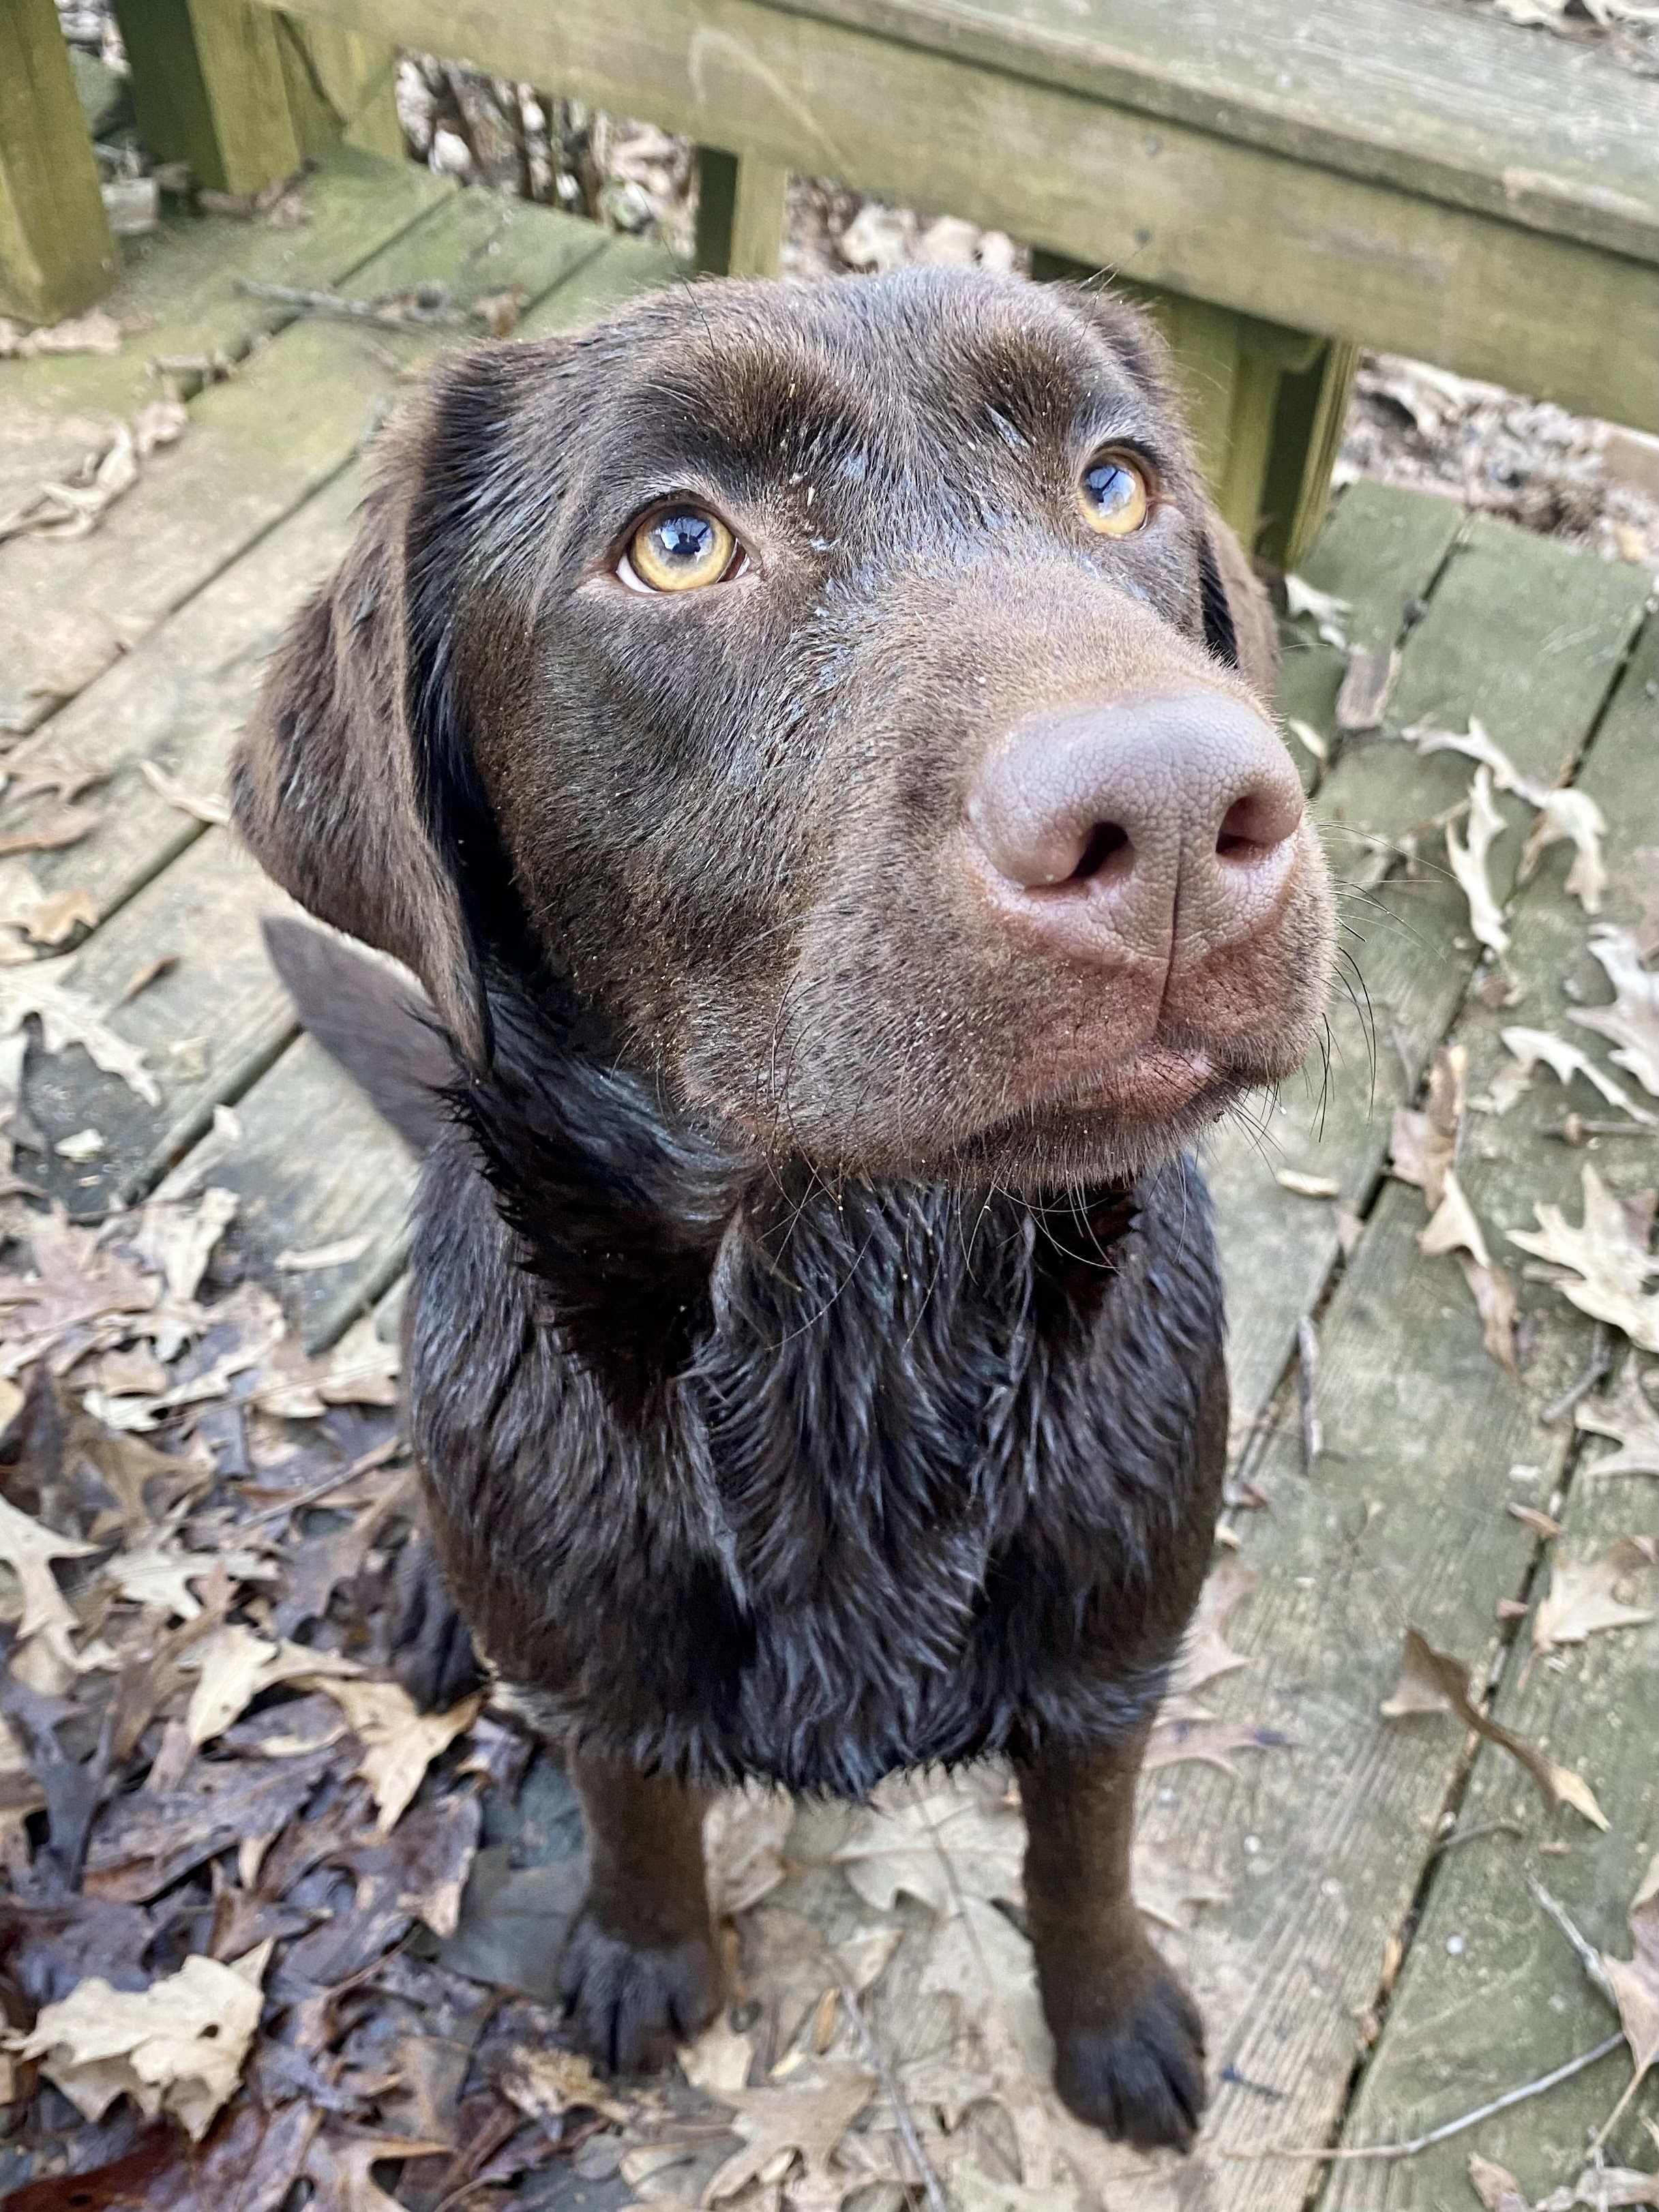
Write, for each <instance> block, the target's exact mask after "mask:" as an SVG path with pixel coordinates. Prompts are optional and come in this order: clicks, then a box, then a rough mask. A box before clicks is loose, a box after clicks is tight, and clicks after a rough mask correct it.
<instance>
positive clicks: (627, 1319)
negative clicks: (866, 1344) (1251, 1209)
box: [452, 980, 1138, 1411]
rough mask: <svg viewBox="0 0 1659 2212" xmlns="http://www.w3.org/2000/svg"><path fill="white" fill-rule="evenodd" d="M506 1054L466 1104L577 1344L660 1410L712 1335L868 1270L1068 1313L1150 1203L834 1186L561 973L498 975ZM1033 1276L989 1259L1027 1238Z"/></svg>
mask: <svg viewBox="0 0 1659 2212" xmlns="http://www.w3.org/2000/svg"><path fill="white" fill-rule="evenodd" d="M490 1014H491V1020H492V1025H493V1029H494V1044H495V1049H494V1055H493V1060H492V1065H491V1066H490V1068H489V1071H488V1072H487V1073H480V1074H475V1075H473V1076H471V1077H470V1078H469V1079H467V1080H466V1081H465V1083H463V1084H461V1085H458V1086H457V1088H456V1089H455V1091H453V1093H452V1103H453V1105H454V1107H455V1109H456V1110H457V1112H458V1114H459V1117H460V1118H461V1120H462V1121H464V1123H465V1126H466V1127H468V1128H469V1129H470V1131H471V1134H472V1137H473V1139H474V1141H475V1144H476V1146H477V1152H478V1156H479V1160H480V1164H481V1165H482V1167H483V1172H484V1174H485V1176H487V1177H488V1179H489V1182H490V1183H491V1185H492V1186H493V1188H494V1189H495V1194H496V1200H497V1204H498V1206H500V1209H501V1214H502V1217H503V1218H504V1219H505V1220H506V1222H507V1225H508V1227H509V1228H510V1229H511V1230H512V1231H513V1232H514V1234H515V1236H516V1237H518V1239H519V1241H520V1247H521V1249H522V1252H523V1255H524V1262H525V1265H526V1267H528V1268H529V1270H530V1271H531V1272H532V1273H533V1274H534V1275H535V1276H536V1277H537V1278H538V1281H539V1282H540V1283H541V1284H542V1285H543V1286H544V1291H545V1295H546V1297H547V1300H548V1304H549V1307H550V1311H551V1314H552V1316H553V1318H554V1319H555V1320H556V1323H557V1325H558V1328H559V1329H560V1332H561V1334H562V1337H563V1339H564V1340H565V1342H566V1344H567V1345H568V1347H569V1349H570V1351H571V1352H572V1353H573V1354H574V1356H575V1357H576V1358H578V1359H580V1361H581V1363H582V1364H583V1365H584V1366H586V1367H587V1368H588V1369H589V1370H591V1371H592V1372H593V1373H595V1374H596V1375H598V1376H599V1377H600V1378H601V1379H602V1380H603V1381H604V1382H605V1384H606V1387H607V1389H608V1392H609V1394H610V1395H611V1398H612V1400H613V1402H615V1403H616V1404H617V1407H618V1409H619V1410H623V1409H627V1410H630V1411H643V1410H644V1409H645V1407H647V1404H648V1403H649V1401H651V1399H652V1398H653V1395H654V1394H655V1392H656V1391H657V1390H658V1389H659V1388H660V1387H661V1386H662V1385H664V1384H665V1383H667V1382H669V1381H670V1380H671V1378H672V1377H674V1376H678V1375H680V1374H682V1373H683V1372H684V1371H685V1370H686V1369H687V1368H688V1367H689V1366H690V1364H691V1363H692V1362H693V1360H694V1358H696V1350H697V1346H698V1345H699V1344H700V1343H701V1342H705V1341H706V1340H708V1338H709V1337H710V1335H711V1334H718V1333H720V1332H721V1331H722V1329H724V1328H729V1327H730V1326H732V1325H733V1317H734V1316H740V1317H741V1319H740V1322H739V1324H738V1325H742V1326H752V1324H753V1322H754V1316H755V1313H756V1311H757V1308H758V1309H764V1311H765V1315H766V1321H765V1322H764V1324H763V1326H764V1327H765V1328H767V1329H768V1330H769V1331H774V1332H775V1333H776V1334H778V1336H779V1339H780V1340H781V1339H782V1338H783V1337H784V1336H787V1335H788V1334H792V1333H793V1332H796V1331H799V1330H800V1329H811V1328H816V1327H818V1326H821V1325H823V1323H824V1322H825V1321H826V1318H827V1316H829V1313H830V1312H831V1310H833V1308H834V1307H835V1306H836V1304H837V1302H838V1300H839V1299H840V1298H841V1297H842V1295H843V1294H844V1292H845V1291H847V1290H848V1287H849V1286H850V1285H851V1284H852V1283H853V1280H854V1276H855V1274H858V1273H860V1271H879V1272H883V1273H887V1274H890V1275H891V1277H892V1279H893V1283H894V1285H905V1286H910V1287H908V1288H904V1289H895V1290H894V1291H893V1297H892V1303H893V1307H894V1313H893V1320H894V1323H895V1325H896V1326H901V1327H902V1325H903V1321H902V1315H903V1312H904V1310H906V1309H907V1308H908V1305H909V1304H910V1303H912V1302H913V1299H914V1298H915V1297H921V1299H922V1300H923V1301H924V1303H925V1302H926V1300H927V1297H930V1296H932V1295H933V1286H934V1285H937V1283H938V1282H939V1280H940V1279H941V1271H942V1270H943V1271H944V1272H945V1273H949V1274H950V1275H951V1276H952V1277H955V1276H957V1275H958V1274H963V1273H965V1279H966V1280H967V1282H968V1283H969V1285H971V1286H972V1287H973V1290H974V1292H975V1295H976V1296H977V1297H979V1298H980V1300H981V1303H987V1302H988V1303H990V1304H996V1305H1004V1304H1007V1305H1010V1306H1011V1308H1012V1307H1018V1309H1019V1310H1020V1311H1022V1312H1027V1311H1030V1312H1032V1313H1033V1317H1034V1318H1035V1319H1036V1320H1037V1322H1039V1324H1041V1325H1046V1326H1048V1327H1049V1328H1055V1327H1063V1326H1064V1325H1065V1324H1066V1322H1067V1321H1068V1319H1070V1318H1072V1317H1073V1316H1079V1315H1081V1314H1082V1313H1084V1312H1086V1310H1089V1309H1090V1308H1091V1306H1092V1304H1093V1302H1094V1300H1095V1298H1096V1297H1097V1296H1098V1293H1099V1290H1100V1288H1101V1286H1102V1285H1103V1281H1104V1279H1106V1277H1107V1276H1108V1274H1109V1272H1110V1270H1111V1268H1112V1267H1113V1265H1114V1252H1115V1247H1116V1246H1117V1245H1118V1243H1120V1242H1121V1239H1122V1238H1123V1237H1125V1236H1126V1235H1127V1233H1128V1231H1130V1229H1131V1228H1132V1226H1133V1222H1134V1218H1135V1214H1136V1212H1137V1210H1138V1201H1137V1198H1136V1194H1135V1192H1134V1189H1133V1187H1131V1186H1112V1187H1109V1188H1102V1189H1099V1190H1096V1191H1091V1192H1089V1193H1086V1194H1073V1193H1067V1194H1063V1195H1061V1196H1058V1197H1054V1198H1052V1199H1046V1200H1045V1199H1039V1198H1018V1197H1012V1196H1010V1195H1009V1194H1006V1193H1001V1192H999V1193H994V1194H993V1193H986V1192H972V1191H964V1190H958V1189H955V1188H946V1187H945V1186H943V1185H938V1184H929V1183H926V1182H913V1183H906V1184H899V1183H886V1184H872V1183H869V1182H865V1181H862V1180H852V1181H848V1182H844V1183H842V1185H841V1186H839V1187H832V1186H831V1185H830V1184H829V1183H828V1182H825V1180H824V1179H823V1176H822V1175H821V1174H820V1173H819V1172H818V1171H817V1170H816V1169H815V1168H814V1167H813V1166H812V1165H811V1163H809V1162H807V1161H805V1160H804V1159H799V1158H795V1159H786V1160H783V1161H775V1162H769V1163H767V1164H757V1161H756V1159H755V1158H754V1156H753V1154H752V1152H748V1151H746V1150H744V1149H740V1148H739V1147H738V1145H737V1144H735V1143H733V1142H730V1141H722V1139H721V1137H720V1133H719V1132H718V1131H717V1130H714V1129H712V1128H711V1127H709V1126H708V1124H707V1123H706V1122H702V1121H698V1120H697V1119H696V1118H695V1117H694V1116H692V1115H690V1114H688V1113H685V1112H683V1111H679V1110H677V1109H675V1108H674V1106H673V1105H672V1104H671V1103H669V1102H668V1101H667V1100H665V1098H664V1097H663V1096H662V1094H661V1091H660V1089H659V1086H658V1085H655V1084H654V1083H653V1081H652V1080H651V1079H649V1077H647V1075H645V1074H643V1073H640V1072H638V1071H637V1070H635V1069H633V1068H630V1067H629V1066H628V1065H627V1064H626V1063H625V1061H623V1060H622V1059H621V1058H620V1057H619V1056H618V1055H617V1054H616V1053H615V1051H614V1049H613V1048H611V1043H610V1041H609V1040H608V1039H607V1038H606V1037H605V1036H604V1035H603V1034H602V1033H601V1031H600V1030H599V1028H598V1027H597V1025H596V1024H594V1023H593V1022H592V1019H591V1018H589V1017H587V1016H586V1014H584V1012H582V1011H581V1010H580V1008H579V1007H578V1006H577V1005H576V1004H575V1002H574V1000H573V999H572V997H571V996H570V994H568V991H567V990H566V989H565V988H564V987H562V986H561V985H559V984H558V983H557V982H556V981H544V982H540V983H538V984H536V985H533V986H526V984H524V983H523V982H522V981H509V980H498V981H494V982H492V985H491V988H490ZM1011 1240H1012V1243H1013V1244H1014V1245H1016V1246H1018V1249H1020V1250H1021V1252H1023V1253H1024V1255H1025V1259H1024V1265H1023V1267H1022V1269H1021V1271H1020V1273H1021V1280H1020V1284H1019V1285H1018V1287H1016V1286H1015V1285H1014V1283H1013V1282H1012V1279H1011V1278H1010V1277H1009V1275H1008V1273H1007V1271H1006V1268H1003V1267H1000V1266H989V1265H987V1259H988V1255H991V1254H993V1253H994V1252H1000V1250H1001V1249H1003V1248H1004V1247H1006V1246H1007V1245H1008V1244H1009V1243H1010V1242H1011Z"/></svg>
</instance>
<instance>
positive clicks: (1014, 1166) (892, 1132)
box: [732, 1043, 1301, 1197]
mask: <svg viewBox="0 0 1659 2212" xmlns="http://www.w3.org/2000/svg"><path fill="white" fill-rule="evenodd" d="M1300 1058H1301V1054H1300V1052H1299V1051H1291V1050H1290V1049H1288V1048H1287V1049H1286V1050H1285V1051H1284V1052H1283V1053H1279V1054H1273V1055H1272V1056H1271V1057H1269V1056H1268V1055H1267V1054H1263V1053H1261V1051H1260V1049H1259V1048H1258V1049H1257V1050H1256V1051H1255V1052H1251V1053H1249V1054H1244V1055H1240V1054H1238V1053H1237V1051H1236V1050H1235V1051H1233V1052H1229V1053H1225V1054H1224V1053H1221V1052H1218V1051H1215V1050H1212V1049H1206V1048H1203V1047H1198V1046H1180V1047H1176V1046H1170V1045H1164V1044H1161V1043H1160V1044H1158V1045H1153V1046H1149V1047H1148V1048H1146V1049H1145V1050H1144V1051H1142V1052H1141V1053H1139V1054H1136V1055H1135V1057H1134V1058H1133V1060H1130V1061H1127V1062H1119V1063H1116V1064H1115V1065H1114V1064H1106V1065H1102V1064H1100V1063H1098V1062H1095V1063H1089V1062H1080V1061H1073V1063H1072V1064H1071V1065H1070V1066H1065V1065H1060V1064H1057V1063H1055V1062H1052V1061H1051V1062H1050V1063H1049V1064H1048V1065H1047V1066H1042V1067H1036V1068H1032V1067H1027V1068H1023V1069H1020V1070H1018V1071H1012V1072H1011V1073H1010V1077H1009V1079H1008V1080H1007V1082H1006V1084H1005V1085H1001V1086H1000V1087H999V1089H998V1091H996V1092H994V1093H993V1094H991V1095H988V1096H987V1095H985V1094H984V1093H982V1092H981V1093H979V1094H977V1095H976V1094H975V1091H974V1090H973V1089H972V1088H971V1087H969V1086H967V1085H964V1086H963V1090H962V1091H961V1092H959V1093H958V1094H957V1095H956V1096H954V1097H951V1098H949V1099H946V1100H943V1101H940V1102H939V1103H938V1104H937V1105H935V1106H933V1108H932V1109H928V1108H925V1107H923V1106H922V1105H921V1104H920V1103H919V1102H917V1101H915V1100H914V1099H912V1100H910V1101H908V1102H907V1103H906V1110H905V1111H904V1113H903V1115H902V1117H901V1116H900V1115H897V1114H896V1113H895V1114H893V1115H889V1114H888V1113H887V1112H885V1111H884V1104H885V1102H884V1101H882V1100H880V1099H878V1097H875V1096H873V1095H872V1094H871V1093H869V1092H866V1096H865V1097H864V1098H863V1099H862V1100H861V1101H860V1107H861V1110H860V1111H859V1112H858V1113H856V1114H855V1115H853V1116H851V1117H850V1118H849V1121H842V1122H841V1124H840V1126H839V1127H838V1126H837V1121H838V1120H839V1117H838V1116H837V1115H836V1113H835V1112H834V1109H829V1110H827V1111H826V1110H823V1109H818V1110H814V1103H813V1102H810V1101H808V1100H807V1099H805V1098H797V1099H796V1100H795V1101H793V1106H792V1110H790V1112H789V1113H788V1114H787V1117H786V1118H785V1119H784V1120H783V1121H781V1122H778V1123H772V1122H771V1121H770V1117H768V1122H767V1124H764V1125H763V1124H762V1123H761V1122H759V1121H757V1120H756V1119H754V1118H751V1117H750V1116H749V1115H735V1116H733V1117H732V1118H733V1119H735V1120H736V1121H738V1122H739V1124H740V1125H741V1126H742V1127H744V1129H745V1131H746V1133H748V1135H749V1136H750V1139H757V1140H758V1142H759V1145H760V1147H761V1149H762V1150H763V1152H765V1153H766V1154H767V1155H768V1156H769V1157H770V1158H772V1159H774V1161H776V1160H778V1159H779V1158H782V1157H791V1158H797V1159H799V1158H803V1157H805V1158H806V1160H807V1161H808V1162H809V1163H810V1164H811V1166H812V1168H813V1169H814V1170H816V1171H817V1173H818V1174H819V1175H821V1176H823V1178H824V1179H825V1180H826V1181H827V1182H841V1181H844V1180H848V1179H849V1178H857V1179H859V1180H861V1181H871V1180H880V1181H903V1182H928V1183H943V1184H946V1185H949V1186H951V1187H952V1188H961V1189H966V1190H973V1189H984V1188H987V1186H994V1187H996V1188H1000V1189H1003V1190H1006V1191H1007V1192H1009V1193H1011V1194H1015V1195H1019V1196H1033V1197H1036V1196H1039V1195H1042V1194H1047V1193H1052V1192H1055V1191H1065V1190H1075V1189H1080V1188H1098V1187H1099V1186H1100V1185H1102V1184H1103V1183H1124V1182H1132V1181H1133V1180H1134V1178H1135V1177H1136V1176H1143V1175H1146V1174H1148V1173H1150V1172H1151V1171H1152V1170H1154V1169H1156V1168H1158V1167H1160V1166H1162V1165H1163V1164H1164V1163H1166V1162H1167V1161H1169V1160H1170V1159H1172V1158H1175V1157H1176V1155H1177V1154H1178V1153H1180V1152H1184V1151H1186V1150H1188V1149H1189V1148H1190V1147H1191V1146H1193V1145H1194V1144H1196V1143H1197V1141H1198V1140H1199V1139H1200V1138H1201V1137H1202V1136H1203V1135H1204V1133H1205V1132H1206V1130H1208V1129H1209V1128H1211V1127H1212V1126H1213V1125H1214V1124H1215V1122H1217V1121H1219V1120H1220V1119H1221V1118H1222V1116H1223V1115H1225V1114H1226V1113H1227V1112H1228V1111H1229V1110H1230V1109H1231V1108H1233V1107H1234V1106H1236V1105H1237V1103H1238V1102H1239V1101H1240V1100H1241V1099H1242V1098H1243V1097H1245V1096H1246V1095H1247V1094H1248V1093H1249V1092H1250V1091H1254V1090H1259V1089H1261V1088H1262V1087H1264V1086H1266V1085H1271V1084H1273V1083H1275V1082H1278V1081H1279V1080H1280V1079H1282V1078H1283V1076H1284V1075H1285V1074H1286V1073H1289V1072H1290V1071H1291V1069H1292V1068H1294V1067H1295V1066H1297V1064H1298V1063H1299V1060H1300Z"/></svg>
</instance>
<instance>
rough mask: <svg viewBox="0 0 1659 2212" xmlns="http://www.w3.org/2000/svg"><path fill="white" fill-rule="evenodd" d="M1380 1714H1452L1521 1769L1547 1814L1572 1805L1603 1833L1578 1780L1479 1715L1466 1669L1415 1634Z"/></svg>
mask: <svg viewBox="0 0 1659 2212" xmlns="http://www.w3.org/2000/svg"><path fill="white" fill-rule="evenodd" d="M1381 1710H1382V1713H1383V1719H1384V1720H1401V1719H1403V1718H1404V1717H1406V1716H1407V1714H1410V1713H1452V1714H1455V1716H1456V1717H1457V1718H1458V1719H1459V1720H1460V1721H1462V1723H1463V1725H1464V1727H1465V1728H1472V1729H1474V1732H1475V1734H1476V1735H1480V1736H1484V1737H1485V1738H1486V1741H1487V1742H1488V1743H1495V1744H1497V1745H1498V1747H1499V1748H1500V1749H1501V1750H1504V1751H1506V1752H1508V1753H1509V1754H1510V1758H1511V1759H1516V1761H1518V1763H1519V1764H1520V1765H1522V1766H1524V1767H1525V1769H1526V1770H1527V1772H1528V1774H1529V1775H1531V1777H1532V1778H1533V1780H1534V1782H1535V1783H1536V1784H1537V1785H1538V1790H1539V1794H1540V1795H1541V1797H1542V1798H1543V1800H1544V1802H1545V1804H1546V1805H1547V1806H1548V1808H1549V1809H1550V1810H1551V1812H1553V1811H1554V1810H1555V1808H1556V1807H1557V1806H1558V1805H1571V1807H1572V1808H1574V1810H1575V1811H1577V1812H1579V1813H1582V1814H1583V1816H1584V1818H1585V1819H1586V1820H1589V1821H1590V1822H1591V1823H1592V1824H1593V1825H1594V1826H1596V1827H1598V1828H1602V1829H1605V1828H1606V1826H1607V1815H1606V1814H1604V1813H1603V1812H1602V1810H1601V1807H1600V1806H1599V1805H1598V1804H1597V1803H1596V1802H1595V1792H1594V1791H1593V1790H1591V1788H1590V1786H1589V1783H1587V1782H1586V1781H1585V1780H1584V1778H1583V1775H1581V1774H1575V1773H1574V1772H1573V1771H1572V1770H1571V1767H1566V1766H1558V1765H1556V1763H1555V1761H1554V1760H1553V1759H1548V1758H1547V1757H1546V1756H1545V1754H1544V1753H1542V1752H1541V1751H1540V1750H1539V1748H1538V1747H1537V1745H1536V1744H1532V1743H1528V1741H1527V1740H1526V1738H1525V1737H1524V1736H1522V1735H1516V1732H1515V1730H1514V1729H1507V1728H1505V1727H1504V1724H1503V1723H1502V1722H1501V1721H1495V1720H1493V1719H1492V1716H1491V1715H1490V1714H1489V1713H1484V1712H1482V1711H1480V1707H1479V1706H1478V1705H1475V1704H1474V1700H1473V1699H1471V1697H1470V1695H1469V1670H1468V1668H1467V1667H1466V1666H1465V1665H1464V1664H1463V1662H1462V1660H1461V1659H1455V1658H1453V1656H1451V1654H1450V1653H1449V1652H1447V1651H1437V1650H1435V1648H1434V1646H1433V1644H1431V1643H1430V1642H1429V1639H1428V1638H1427V1637H1426V1636H1425V1635H1424V1634H1423V1632H1422V1631H1421V1630H1420V1629H1417V1628H1408V1629H1407V1631H1406V1648H1405V1651H1404V1653H1403V1655H1402V1656H1401V1665H1400V1680H1399V1681H1398V1682H1396V1683H1395V1686H1394V1690H1393V1692H1391V1694H1390V1695H1389V1697H1388V1698H1387V1699H1385V1700H1384V1702H1383V1706H1382V1709H1381Z"/></svg>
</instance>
